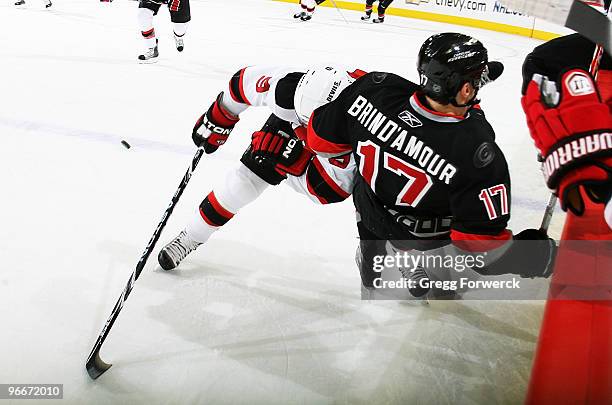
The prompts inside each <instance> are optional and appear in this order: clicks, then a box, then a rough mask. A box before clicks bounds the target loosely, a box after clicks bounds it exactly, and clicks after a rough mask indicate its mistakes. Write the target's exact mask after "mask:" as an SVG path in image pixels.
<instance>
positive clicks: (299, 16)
mask: <svg viewBox="0 0 612 405" xmlns="http://www.w3.org/2000/svg"><path fill="white" fill-rule="evenodd" d="M305 15H306V12H305V11H300V12H299V13H295V14H293V18H302V17H303V16H305Z"/></svg>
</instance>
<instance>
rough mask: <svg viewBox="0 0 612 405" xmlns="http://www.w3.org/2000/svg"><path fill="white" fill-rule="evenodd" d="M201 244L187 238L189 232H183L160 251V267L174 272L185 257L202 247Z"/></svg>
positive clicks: (158, 257)
mask: <svg viewBox="0 0 612 405" xmlns="http://www.w3.org/2000/svg"><path fill="white" fill-rule="evenodd" d="M200 245H201V243H199V242H196V241H194V240H192V239H191V238H189V236H187V232H185V231H181V233H179V234H178V236H177V237H176V238H174V239H172V240H171V241H170V243H168V244H167V245H166V246H164V247H163V248H162V250H160V251H159V255H158V256H157V260H158V261H159V265H160V266H161V267H162V269H164V270H172V269H174V268H175V267H176V266H178V265H179V264H180V263H181V262H182V261H183V259H184V258H185V257H187V255H188V254H189V253H191V252H193V251H194V250H196V249H197V248H198V246H200Z"/></svg>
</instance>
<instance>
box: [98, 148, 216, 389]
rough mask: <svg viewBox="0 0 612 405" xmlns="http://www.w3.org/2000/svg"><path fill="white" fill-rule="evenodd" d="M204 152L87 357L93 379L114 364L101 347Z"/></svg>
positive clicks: (195, 159)
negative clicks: (106, 358) (106, 360)
mask: <svg viewBox="0 0 612 405" xmlns="http://www.w3.org/2000/svg"><path fill="white" fill-rule="evenodd" d="M203 154H204V148H203V147H199V148H198V150H197V152H196V153H195V156H194V157H193V160H192V161H191V165H190V166H189V168H188V169H187V172H186V173H185V176H183V180H181V183H180V184H179V186H178V189H177V190H176V192H175V193H174V196H173V197H172V201H171V202H170V205H168V208H166V211H165V212H164V215H163V216H162V219H161V221H160V222H159V223H158V224H157V228H155V232H153V236H151V240H149V243H148V244H147V247H146V248H145V250H144V253H143V254H142V256H141V257H140V260H139V261H138V264H137V265H136V269H135V270H134V272H133V273H132V275H131V276H130V279H129V280H128V283H127V285H126V286H125V288H124V289H123V292H122V293H121V296H120V297H119V299H118V300H117V303H116V304H115V307H114V308H113V312H111V315H110V317H109V318H108V320H107V321H106V324H104V328H102V332H100V335H99V336H98V340H97V341H96V344H95V345H94V347H93V349H92V350H91V353H90V354H89V357H88V358H87V363H86V368H87V373H88V374H89V376H90V377H91V378H92V379H93V380H95V379H96V378H98V377H100V376H101V375H102V374H104V372H105V371H106V370H108V369H109V368H110V367H111V366H112V364H108V363H105V362H104V361H103V360H102V359H101V358H100V349H101V348H102V344H103V343H104V341H105V340H106V337H107V336H108V333H109V331H110V329H111V328H112V327H113V324H114V323H115V320H117V316H119V312H121V308H123V304H124V303H125V300H127V298H128V297H129V295H130V292H132V289H133V288H134V283H136V280H138V277H139V276H140V273H141V272H142V269H143V268H144V266H145V264H146V263H147V259H148V258H149V255H150V254H151V252H152V251H153V249H154V248H155V244H156V243H157V241H158V240H159V237H160V236H161V233H162V230H163V229H164V227H165V226H166V222H168V218H170V214H172V211H173V210H174V207H175V206H176V204H177V203H178V200H179V198H181V195H182V194H183V191H185V188H186V187H187V183H188V182H189V179H190V178H191V175H192V174H193V172H194V170H195V169H196V167H197V166H198V162H199V161H200V158H201V157H202V155H203Z"/></svg>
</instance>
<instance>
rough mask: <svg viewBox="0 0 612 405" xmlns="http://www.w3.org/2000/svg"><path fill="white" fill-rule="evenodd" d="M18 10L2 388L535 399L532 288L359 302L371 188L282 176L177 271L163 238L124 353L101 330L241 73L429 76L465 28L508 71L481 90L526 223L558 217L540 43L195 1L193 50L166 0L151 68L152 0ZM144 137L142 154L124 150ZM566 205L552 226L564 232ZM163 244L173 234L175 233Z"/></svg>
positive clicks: (3, 175)
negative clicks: (146, 22) (526, 84)
mask: <svg viewBox="0 0 612 405" xmlns="http://www.w3.org/2000/svg"><path fill="white" fill-rule="evenodd" d="M43 4H44V3H43V2H42V1H40V0H27V4H26V5H25V6H22V7H21V8H17V7H15V6H13V0H3V1H2V4H1V5H0V95H1V97H0V179H1V180H0V184H1V186H2V198H1V209H0V383H63V384H64V389H65V395H64V401H63V402H65V403H72V404H85V403H87V404H110V403H117V404H119V403H121V404H133V403H163V404H179V403H180V404H201V403H228V404H229V403H248V404H253V403H261V404H271V403H277V404H283V403H317V404H319V403H341V404H342V403H345V404H355V403H422V404H425V403H435V404H496V403H500V404H514V403H519V402H521V401H522V400H523V398H524V395H525V392H526V386H527V381H528V378H529V371H530V368H531V362H532V358H533V350H534V347H535V344H536V341H537V336H538V330H539V325H540V321H541V315H542V310H543V305H544V304H543V302H542V301H533V302H490V301H488V302H479V301H460V302H440V301H438V302H432V304H431V305H430V306H429V307H424V306H421V305H418V304H406V303H398V302H390V301H387V302H367V301H361V300H360V290H359V284H360V283H359V276H358V273H357V270H356V267H355V265H354V262H353V257H354V249H355V246H356V229H355V226H354V209H353V207H352V203H351V201H346V202H345V203H342V204H338V205H335V206H329V207H321V206H315V205H313V204H312V203H310V202H309V201H307V200H306V199H305V198H303V197H301V196H298V195H296V194H294V193H292V192H291V191H290V189H289V188H288V187H285V186H279V187H276V188H271V189H269V190H268V191H266V192H265V193H264V195H263V196H262V198H261V199H259V200H258V201H256V202H255V203H254V204H252V205H250V206H248V207H247V208H245V209H244V210H243V211H242V212H240V214H239V215H238V216H237V217H236V218H235V219H234V220H233V221H231V222H230V223H229V224H228V225H227V226H225V227H224V229H223V230H221V231H220V232H218V233H217V234H216V235H215V236H214V237H213V239H212V240H211V241H210V243H209V244H207V245H206V246H204V247H202V248H200V249H199V250H198V251H197V253H195V254H193V255H192V256H190V257H189V258H188V260H186V261H185V262H184V265H183V266H182V268H181V269H180V271H175V272H163V271H161V270H160V269H159V268H158V266H157V261H156V255H157V249H156V250H155V252H154V254H153V255H152V257H151V259H150V260H149V263H148V265H147V266H146V268H145V270H144V272H143V274H142V276H141V278H140V279H139V280H138V281H137V283H136V286H135V289H134V291H133V294H132V295H131V296H130V298H129V300H128V301H127V303H126V305H125V307H124V309H123V311H122V313H121V315H120V317H119V320H118V322H117V323H116V324H115V326H114V328H113V329H112V331H111V333H110V336H109V338H108V340H107V342H106V344H105V345H104V347H103V350H102V357H103V358H104V359H105V360H107V361H109V362H112V363H114V366H113V367H112V368H111V369H110V370H109V371H108V372H107V373H106V374H104V375H103V376H102V377H100V379H98V380H97V381H95V382H94V381H91V380H90V379H89V377H88V376H87V374H86V372H85V368H84V362H85V358H86V356H87V355H88V354H89V350H90V349H91V347H92V345H93V343H94V341H95V339H96V337H97V335H98V333H99V332H100V330H101V327H102V325H103V324H104V322H105V320H106V319H107V317H108V315H109V313H110V310H111V309H112V306H113V305H114V303H115V301H116V299H117V297H118V296H119V294H120V292H121V290H122V289H123V287H124V285H125V283H126V282H127V279H128V278H129V275H130V274H131V272H132V270H133V268H134V266H135V265H136V263H137V261H138V259H139V257H140V255H141V253H142V251H143V249H144V247H145V245H146V243H147V241H148V239H149V237H150V235H151V234H152V232H153V230H154V228H155V226H156V224H157V222H158V221H159V219H160V217H161V215H162V213H163V211H164V209H165V208H166V206H167V204H168V203H169V201H170V197H171V196H172V194H173V193H174V191H175V189H176V187H177V186H178V183H179V181H180V178H181V177H182V175H183V172H184V171H185V170H186V168H187V166H188V164H189V162H190V161H191V157H192V155H193V153H194V151H195V150H194V147H193V145H192V143H191V139H190V133H191V128H192V126H193V123H194V121H195V119H196V118H197V117H198V116H199V115H200V114H201V113H202V112H203V111H204V110H205V109H206V108H207V107H208V105H209V104H210V102H211V100H213V98H214V97H215V95H216V94H217V93H218V92H219V91H220V90H221V89H223V87H224V86H225V85H226V83H227V81H228V79H229V77H230V76H231V75H232V74H233V73H234V72H235V71H236V70H238V68H240V67H242V66H246V65H250V64H257V63H269V64H270V63H271V64H292V65H296V66H304V65H312V64H323V63H346V64H351V65H354V66H356V67H360V68H362V69H365V70H387V71H392V72H396V73H399V74H401V75H404V76H405V77H407V78H410V79H412V80H415V79H416V73H415V60H416V53H417V50H418V47H419V46H420V44H421V43H422V41H423V40H424V39H425V38H427V37H428V36H430V35H431V34H433V33H435V32H441V31H460V32H464V33H468V34H472V35H474V36H476V37H477V38H479V39H481V40H482V41H483V42H484V43H485V45H486V46H488V48H489V50H490V56H491V58H494V59H499V60H501V61H503V62H504V63H505V65H506V72H505V74H504V76H502V78H501V79H500V80H499V81H498V82H497V83H494V84H492V85H490V86H489V87H488V88H485V89H484V90H483V91H482V98H483V103H482V105H483V108H484V109H485V111H486V112H487V116H488V118H489V120H490V122H491V123H492V125H493V127H494V128H495V130H496V132H497V136H498V142H499V144H500V145H501V147H502V149H503V150H504V151H505V154H506V157H507V159H508V162H509V165H510V170H511V175H512V180H513V199H512V220H511V228H512V229H514V230H515V231H520V230H521V229H524V228H526V227H538V226H539V222H540V220H541V216H542V212H543V209H544V206H545V203H546V200H547V196H548V193H547V191H546V189H545V187H544V183H543V180H542V177H541V174H540V171H539V168H538V164H537V163H536V161H535V152H534V149H533V147H532V143H531V140H530V138H529V135H528V132H527V129H526V126H525V124H524V119H523V113H522V110H521V108H520V105H519V96H520V95H519V87H520V67H521V63H522V60H523V57H524V56H525V55H526V53H528V52H529V51H530V50H531V49H532V48H533V47H534V46H536V45H537V44H538V41H535V40H530V39H527V38H523V37H518V36H511V35H505V34H500V33H493V32H488V31H484V30H478V29H470V28H465V27H457V26H452V25H446V24H441V23H434V22H425V21H419V20H411V19H405V18H400V17H394V16H388V17H387V21H386V22H385V23H384V24H382V25H373V24H364V23H361V22H360V21H359V13H357V12H351V11H346V10H344V11H342V13H343V14H344V15H345V16H346V18H347V19H348V20H349V22H350V23H349V24H347V23H345V21H344V20H343V19H342V18H341V16H340V14H339V13H338V11H337V10H335V9H333V8H319V9H318V10H317V11H316V14H315V16H314V19H313V20H312V21H310V22H308V23H299V22H296V21H294V20H293V18H291V15H292V14H293V12H294V11H295V10H296V8H297V7H296V5H294V4H287V3H278V2H272V1H265V0H259V1H255V0H231V1H223V0H208V1H203V0H202V1H196V0H192V4H191V7H192V15H193V20H192V23H191V24H190V26H189V31H188V34H187V36H186V39H185V43H186V44H185V51H184V52H183V53H182V54H179V53H177V52H176V50H175V49H174V45H173V41H172V37H171V26H170V21H169V16H168V12H167V10H165V9H164V8H162V10H161V11H160V14H159V16H158V17H157V18H156V29H157V32H158V36H159V38H160V54H161V55H160V61H159V63H157V64H154V65H139V64H137V63H136V56H137V54H138V53H139V52H140V51H141V42H140V38H139V36H140V33H139V29H138V26H137V20H136V8H137V3H136V2H134V1H124V0H121V1H120V0H117V1H115V2H113V3H99V2H97V1H96V0H55V1H54V4H53V7H52V8H50V9H47V10H46V9H44V5H43ZM268 114H269V112H268V111H266V110H261V109H260V110H255V109H253V110H250V111H248V112H247V113H245V114H244V116H243V119H242V121H241V122H240V124H239V126H238V127H237V129H236V130H235V131H234V133H233V134H232V137H231V140H230V142H229V143H228V144H227V145H226V146H224V147H223V148H222V149H221V150H220V151H219V152H218V153H216V154H214V155H209V156H205V158H204V159H203V160H202V162H201V163H200V166H199V167H198V169H197V171H196V173H195V175H194V177H193V178H192V180H191V183H190V184H189V187H188V189H187V191H186V192H185V194H184V196H183V198H182V200H181V202H180V203H179V205H178V207H177V209H176V211H175V213H174V214H173V216H172V217H171V219H170V221H169V224H168V226H167V228H166V230H165V231H164V234H163V235H162V239H161V241H160V245H161V244H162V243H165V242H166V241H167V240H168V239H169V238H171V237H173V236H174V235H175V234H177V233H178V231H179V230H180V229H181V228H182V227H183V225H184V224H185V222H186V221H187V219H188V218H189V216H190V215H191V214H192V212H193V210H194V208H195V207H196V206H197V204H199V202H200V201H201V199H202V197H203V196H204V195H205V193H207V192H208V191H209V190H210V188H211V186H212V185H213V184H214V183H215V182H216V181H218V180H219V179H220V178H222V177H223V174H224V173H225V172H226V171H227V170H229V169H230V168H231V167H232V166H234V165H236V164H238V159H239V157H240V155H241V153H242V151H243V150H244V149H245V148H246V146H247V145H248V142H249V139H250V134H251V132H252V131H254V130H256V129H259V128H260V127H261V124H262V123H263V121H264V120H265V118H266V117H267V115H268ZM121 139H125V140H127V141H128V142H130V143H131V144H132V149H130V150H126V149H125V148H123V147H122V146H121V144H120V140H121ZM561 224H562V216H561V215H560V214H559V213H557V215H556V216H555V218H554V220H553V225H552V230H553V235H558V233H559V230H560V227H561ZM158 248H159V246H158Z"/></svg>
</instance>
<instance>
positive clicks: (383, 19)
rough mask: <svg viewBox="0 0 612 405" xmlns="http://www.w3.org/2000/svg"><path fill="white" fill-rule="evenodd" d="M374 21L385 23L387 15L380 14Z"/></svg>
mask: <svg viewBox="0 0 612 405" xmlns="http://www.w3.org/2000/svg"><path fill="white" fill-rule="evenodd" d="M372 22H373V23H374V24H382V23H384V22H385V16H384V15H383V16H380V15H379V16H378V17H376V18H375V19H373V20H372Z"/></svg>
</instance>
